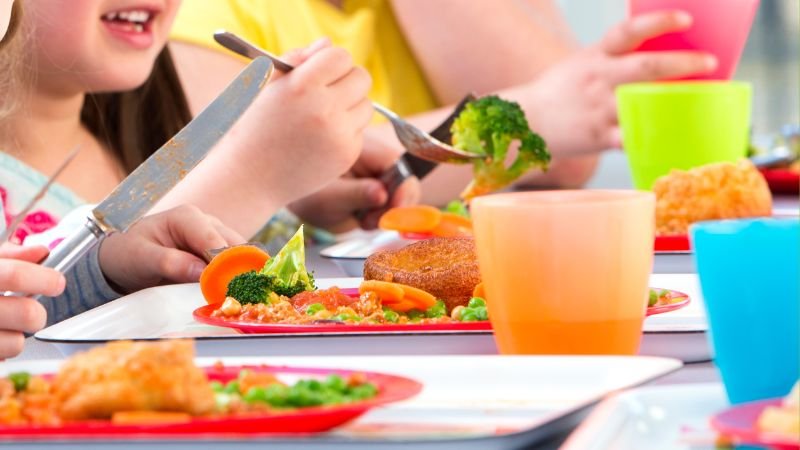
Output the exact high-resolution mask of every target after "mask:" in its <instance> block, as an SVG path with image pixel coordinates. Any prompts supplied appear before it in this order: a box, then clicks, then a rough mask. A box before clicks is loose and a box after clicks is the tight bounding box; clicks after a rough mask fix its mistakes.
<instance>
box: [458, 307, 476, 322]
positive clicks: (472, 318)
mask: <svg viewBox="0 0 800 450" xmlns="http://www.w3.org/2000/svg"><path fill="white" fill-rule="evenodd" d="M459 320H461V321H462V322H477V321H479V320H481V319H479V318H478V314H477V313H476V312H475V310H472V309H469V308H465V309H462V310H461V316H460V317H459Z"/></svg>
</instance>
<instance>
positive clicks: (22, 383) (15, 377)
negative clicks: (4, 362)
mask: <svg viewBox="0 0 800 450" xmlns="http://www.w3.org/2000/svg"><path fill="white" fill-rule="evenodd" d="M8 379H9V380H11V383H13V384H14V390H15V391H17V392H22V391H24V390H25V389H28V383H29V382H30V381H31V374H29V373H28V372H14V373H10V374H8Z"/></svg>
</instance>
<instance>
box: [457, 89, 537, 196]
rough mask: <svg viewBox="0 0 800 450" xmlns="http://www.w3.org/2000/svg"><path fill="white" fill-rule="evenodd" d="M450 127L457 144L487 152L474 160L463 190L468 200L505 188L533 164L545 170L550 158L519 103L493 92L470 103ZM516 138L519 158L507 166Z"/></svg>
mask: <svg viewBox="0 0 800 450" xmlns="http://www.w3.org/2000/svg"><path fill="white" fill-rule="evenodd" d="M450 131H451V133H452V142H453V146H454V147H456V148H458V149H461V150H464V151H467V152H471V153H476V154H479V155H484V156H485V158H481V159H477V160H475V162H474V163H473V164H474V167H473V172H474V179H473V180H472V182H471V183H470V184H469V186H467V188H466V189H465V190H464V192H462V193H461V197H462V198H463V199H465V200H469V199H471V198H472V197H475V196H478V195H483V194H487V193H489V192H492V191H496V190H498V189H502V188H504V187H506V186H508V185H509V184H511V183H512V182H513V181H514V180H516V179H517V178H519V177H521V176H522V175H523V174H524V173H525V172H527V171H528V170H530V169H532V168H534V167H539V168H541V169H543V170H546V169H547V165H548V163H549V162H550V153H549V152H548V151H547V146H546V145H545V142H544V140H543V139H542V138H541V137H540V136H539V135H538V134H536V133H534V132H533V131H532V130H531V129H530V127H529V126H528V120H527V119H526V118H525V113H524V112H523V111H522V108H520V106H519V104H518V103H516V102H511V101H507V100H503V99H501V98H500V97H497V96H494V95H490V96H487V97H482V98H479V99H477V100H474V101H472V102H470V103H468V104H467V105H466V107H465V108H464V110H463V111H462V112H461V114H459V116H458V117H457V118H456V120H455V121H454V122H453V126H452V128H451V129H450ZM514 141H519V143H520V145H519V151H518V154H517V158H516V159H515V160H514V162H513V163H511V165H509V166H508V167H506V165H505V159H506V155H507V153H508V148H509V146H510V145H511V143H512V142H514Z"/></svg>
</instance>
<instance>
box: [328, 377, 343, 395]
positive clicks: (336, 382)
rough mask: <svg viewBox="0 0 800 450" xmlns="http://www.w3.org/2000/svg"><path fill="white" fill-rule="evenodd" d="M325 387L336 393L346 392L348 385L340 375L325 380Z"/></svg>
mask: <svg viewBox="0 0 800 450" xmlns="http://www.w3.org/2000/svg"><path fill="white" fill-rule="evenodd" d="M325 386H326V387H328V388H329V389H331V390H333V391H335V392H344V391H345V389H347V383H346V382H345V381H344V378H342V377H340V376H339V375H329V376H328V378H326V379H325Z"/></svg>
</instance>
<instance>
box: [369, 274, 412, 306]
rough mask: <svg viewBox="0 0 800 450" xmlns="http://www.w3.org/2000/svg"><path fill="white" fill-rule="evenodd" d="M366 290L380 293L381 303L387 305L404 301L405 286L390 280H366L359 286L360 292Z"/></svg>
mask: <svg viewBox="0 0 800 450" xmlns="http://www.w3.org/2000/svg"><path fill="white" fill-rule="evenodd" d="M365 292H374V293H376V294H378V297H380V299H381V303H382V304H384V305H387V306H388V305H389V304H391V303H399V302H401V301H403V297H404V296H405V292H403V288H402V287H401V286H400V285H399V284H398V283H392V282H390V281H380V280H364V281H362V282H361V285H360V286H359V287H358V293H359V294H363V293H365Z"/></svg>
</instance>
